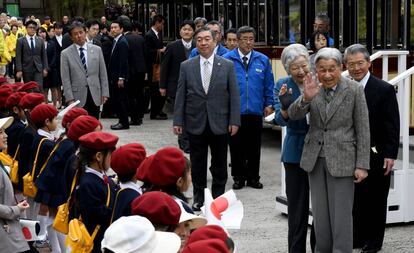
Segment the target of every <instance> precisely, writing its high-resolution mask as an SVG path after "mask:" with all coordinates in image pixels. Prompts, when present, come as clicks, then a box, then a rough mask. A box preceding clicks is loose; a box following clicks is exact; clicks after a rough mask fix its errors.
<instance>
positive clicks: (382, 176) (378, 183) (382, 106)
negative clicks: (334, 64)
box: [344, 44, 400, 253]
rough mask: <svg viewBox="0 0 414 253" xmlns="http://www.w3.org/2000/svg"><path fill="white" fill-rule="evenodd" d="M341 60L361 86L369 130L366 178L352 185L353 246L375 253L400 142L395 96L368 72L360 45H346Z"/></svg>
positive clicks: (366, 57) (368, 64) (381, 236)
mask: <svg viewBox="0 0 414 253" xmlns="http://www.w3.org/2000/svg"><path fill="white" fill-rule="evenodd" d="M344 60H345V62H346V66H347V69H348V71H349V75H350V76H351V77H352V78H353V79H354V80H355V81H357V82H359V83H360V84H361V85H363V86H364V87H365V89H364V91H365V98H366V100H367V105H368V111H369V126H370V131H371V153H370V167H371V169H370V170H369V171H368V177H367V179H366V180H365V181H364V182H362V183H360V184H356V185H355V200H354V209H353V217H354V247H358V248H361V247H362V252H367V253H368V252H378V251H379V250H380V249H381V247H382V243H383V241H384V230H385V223H386V218H387V198H388V192H389V188H390V180H391V173H390V172H391V170H392V167H393V166H394V160H395V159H396V158H397V155H398V147H399V143H400V118H399V111H398V103H397V97H396V95H395V89H394V87H393V86H392V85H390V84H388V83H386V82H384V81H382V80H380V79H378V78H376V77H375V76H373V75H372V74H371V73H370V72H369V68H370V67H371V62H370V56H369V53H368V50H367V49H366V48H365V47H364V46H362V45H360V44H355V45H352V46H349V47H348V48H347V49H346V50H345V57H344Z"/></svg>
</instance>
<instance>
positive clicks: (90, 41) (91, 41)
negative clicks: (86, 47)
mask: <svg viewBox="0 0 414 253" xmlns="http://www.w3.org/2000/svg"><path fill="white" fill-rule="evenodd" d="M86 43H88V44H93V39H92V40H90V39H89V38H88V36H86Z"/></svg>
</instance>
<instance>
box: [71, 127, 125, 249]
mask: <svg viewBox="0 0 414 253" xmlns="http://www.w3.org/2000/svg"><path fill="white" fill-rule="evenodd" d="M79 142H80V146H79V154H78V160H77V170H78V171H77V173H78V182H79V185H78V189H77V190H76V195H75V196H76V197H75V201H76V204H77V206H78V211H79V214H80V215H81V217H82V221H83V223H84V224H85V226H86V228H87V230H88V232H89V234H92V233H93V232H94V230H95V228H96V227H97V225H100V228H99V230H98V233H97V235H96V237H95V239H94V247H93V250H92V252H96V253H98V252H99V253H100V252H101V241H102V239H103V235H104V233H105V230H106V229H107V228H108V226H109V222H110V219H111V214H112V208H113V203H114V200H115V193H116V185H115V184H114V182H113V181H112V179H110V178H108V177H107V176H106V171H107V170H108V169H109V165H110V162H111V154H112V152H113V151H114V150H115V146H116V143H117V142H118V137H117V136H115V135H113V134H110V133H105V132H93V133H88V134H86V135H84V136H82V137H80V138H79ZM108 199H109V203H107V202H108Z"/></svg>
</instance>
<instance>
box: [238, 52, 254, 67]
mask: <svg viewBox="0 0 414 253" xmlns="http://www.w3.org/2000/svg"><path fill="white" fill-rule="evenodd" d="M237 51H238V52H239V56H240V59H241V60H242V62H243V57H247V64H249V62H250V57H251V56H252V51H250V52H249V53H248V54H246V55H244V54H243V53H242V52H241V51H240V49H239V48H237Z"/></svg>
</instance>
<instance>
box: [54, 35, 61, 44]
mask: <svg viewBox="0 0 414 253" xmlns="http://www.w3.org/2000/svg"><path fill="white" fill-rule="evenodd" d="M55 37H56V40H57V42H58V43H59V45H60V46H62V39H63V36H62V35H60V36H58V35H55Z"/></svg>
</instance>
